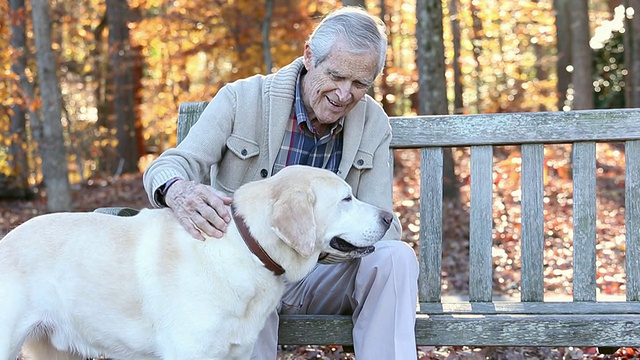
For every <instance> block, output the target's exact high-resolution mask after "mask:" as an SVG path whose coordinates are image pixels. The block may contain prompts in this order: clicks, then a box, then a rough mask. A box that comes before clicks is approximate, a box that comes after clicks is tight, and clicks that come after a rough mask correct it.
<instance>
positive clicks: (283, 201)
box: [271, 189, 316, 257]
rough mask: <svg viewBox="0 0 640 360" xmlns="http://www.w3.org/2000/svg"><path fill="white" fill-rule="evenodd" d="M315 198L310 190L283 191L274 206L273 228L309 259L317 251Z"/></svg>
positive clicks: (279, 235)
mask: <svg viewBox="0 0 640 360" xmlns="http://www.w3.org/2000/svg"><path fill="white" fill-rule="evenodd" d="M314 202H315V196H314V194H313V192H312V191H311V190H310V189H293V190H292V189H289V190H288V191H287V190H283V191H282V192H281V193H280V194H279V195H278V197H277V199H276V202H275V203H274V204H273V212H272V214H271V216H272V217H271V228H272V229H273V231H274V232H275V233H276V234H277V235H278V237H280V239H282V241H284V242H285V244H287V245H289V246H290V247H291V248H293V249H294V250H295V251H296V252H298V253H299V254H300V255H302V256H304V257H309V256H311V254H312V253H313V251H314V250H315V243H316V222H315V217H314V214H313V204H314Z"/></svg>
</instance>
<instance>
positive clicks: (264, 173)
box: [260, 169, 269, 178]
mask: <svg viewBox="0 0 640 360" xmlns="http://www.w3.org/2000/svg"><path fill="white" fill-rule="evenodd" d="M267 175H269V172H268V171H267V169H262V170H260V176H262V177H263V178H266V177H267Z"/></svg>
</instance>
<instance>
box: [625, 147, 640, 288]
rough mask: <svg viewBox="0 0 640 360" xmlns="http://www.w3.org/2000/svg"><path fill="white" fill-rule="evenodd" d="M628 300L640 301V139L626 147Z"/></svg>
mask: <svg viewBox="0 0 640 360" xmlns="http://www.w3.org/2000/svg"><path fill="white" fill-rule="evenodd" d="M624 153H625V164H626V165H625V166H626V170H625V172H626V179H625V222H626V225H625V229H626V257H625V261H626V265H625V266H626V273H627V301H640V141H627V142H626V144H625V148H624Z"/></svg>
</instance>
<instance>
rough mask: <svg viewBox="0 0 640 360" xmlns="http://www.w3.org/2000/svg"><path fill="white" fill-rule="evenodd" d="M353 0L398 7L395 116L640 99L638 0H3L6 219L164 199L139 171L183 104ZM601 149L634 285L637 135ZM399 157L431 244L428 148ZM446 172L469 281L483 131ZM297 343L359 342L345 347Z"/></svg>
mask: <svg viewBox="0 0 640 360" xmlns="http://www.w3.org/2000/svg"><path fill="white" fill-rule="evenodd" d="M343 4H345V5H359V6H362V7H365V8H366V9H367V10H368V11H369V12H371V13H372V14H375V15H378V16H380V17H381V18H382V19H384V21H385V23H386V24H387V27H388V34H389V47H388V52H387V55H388V56H387V66H386V68H385V71H384V74H383V75H382V76H381V77H380V78H379V79H378V81H377V82H376V84H375V86H374V88H373V89H372V91H371V95H373V96H374V97H375V98H376V99H377V100H378V101H379V102H380V103H381V104H382V105H383V107H384V109H385V110H386V111H387V113H388V114H389V115H390V116H404V115H415V114H425V115H429V114H459V113H497V112H535V111H569V110H573V109H595V108H621V107H636V108H640V14H639V13H640V0H517V1H516V0H512V1H505V0H482V1H478V0H405V1H401V0H367V1H364V0H359V1H357V0H356V1H346V0H345V1H342V2H340V1H337V0H325V1H311V0H278V1H275V0H173V1H169V0H127V1H123V0H74V1H62V0H31V1H28V0H8V1H0V48H2V49H3V51H1V52H0V213H1V214H2V216H1V217H0V236H2V235H4V234H5V233H6V232H7V231H9V230H10V229H12V228H13V227H15V226H17V225H18V224H20V223H21V222H24V221H26V220H27V219H28V218H30V217H33V216H35V215H37V214H41V213H45V212H52V211H66V210H75V211H80V210H88V211H90V210H92V209H95V208H97V207H101V206H131V207H144V206H148V201H147V199H146V195H145V194H144V192H143V190H142V185H141V176H140V172H141V171H142V170H143V169H144V168H145V166H146V165H147V164H148V163H149V162H150V161H151V160H152V159H154V158H155V157H156V156H157V155H158V154H159V153H160V152H162V151H163V150H165V149H167V148H169V147H172V146H174V145H175V142H176V119H177V114H178V106H179V104H180V103H181V102H185V101H201V100H209V99H211V98H212V97H213V96H214V95H215V94H216V92H217V91H218V89H220V87H221V86H223V85H224V84H225V83H227V82H230V81H234V80H236V79H240V78H244V77H247V76H250V75H253V74H256V73H270V72H273V71H276V70H277V69H279V68H280V67H282V66H284V65H286V64H288V63H289V62H290V61H292V60H293V59H295V58H296V57H298V56H300V55H301V54H302V51H303V46H304V41H305V40H306V38H307V36H308V34H309V32H310V31H311V30H312V28H313V26H314V25H315V24H316V23H317V22H318V21H319V20H320V19H321V18H322V16H323V15H324V14H326V13H327V12H329V11H330V10H331V9H334V8H335V7H338V6H341V5H343ZM391 121H393V119H392V120H391ZM639 122H640V119H639ZM597 153H598V160H597V161H598V162H597V164H598V174H597V184H598V209H597V211H598V223H597V231H598V245H597V261H598V274H597V284H598V291H599V296H600V295H607V296H620V295H624V287H625V274H624V257H625V251H624V250H625V246H624V150H623V146H617V144H612V145H611V144H599V145H598V148H597ZM494 154H495V160H494V177H495V191H494V204H495V206H494V224H495V226H494V252H493V256H494V278H495V283H494V286H495V291H496V293H498V294H502V295H505V296H511V295H514V294H516V293H517V291H518V288H519V285H518V284H519V280H520V279H519V276H520V275H519V270H520V257H519V233H520V228H519V195H518V194H519V190H518V188H519V171H520V169H519V157H520V154H519V149H518V148H517V147H500V148H497V149H496V151H495V153H494ZM570 158H571V157H570V146H565V145H554V146H548V147H546V148H545V160H546V161H545V169H544V174H545V179H544V181H545V182H544V184H545V209H544V214H545V225H544V226H545V230H546V233H545V294H546V295H562V296H566V295H570V294H568V293H567V291H570V289H571V282H572V275H573V274H572V258H571V257H572V240H571V239H572V233H573V229H572V208H571V199H572V192H573V189H572V182H571V160H570ZM395 165H396V166H395V182H394V201H395V202H394V205H395V210H396V212H397V214H398V215H399V216H401V217H402V218H403V225H404V229H403V230H404V232H403V240H404V241H407V242H408V243H410V244H413V245H416V244H417V237H418V229H419V218H418V217H417V215H418V213H419V191H420V190H419V184H418V183H417V179H418V178H419V176H417V175H416V174H417V172H418V171H419V152H416V151H413V150H403V151H398V152H397V153H396V163H395ZM444 175H445V189H446V194H445V195H446V197H447V199H446V200H445V203H444V207H445V217H444V218H445V220H444V221H445V222H446V224H444V229H446V230H445V232H444V233H443V237H444V238H445V239H446V241H445V242H444V244H443V263H442V265H443V274H442V277H443V294H444V295H445V296H448V295H452V294H455V295H460V294H462V295H464V294H465V293H466V292H467V291H468V277H467V275H466V266H467V262H468V238H469V235H468V234H469V226H468V217H469V214H468V204H469V198H468V193H469V191H468V190H469V152H468V149H465V148H456V149H450V151H447V152H445V174H444ZM285 350H287V351H285ZM420 351H421V356H422V358H424V359H432V358H437V359H445V358H446V359H475V358H485V357H488V358H510V359H511V358H514V359H516V358H553V359H556V358H557V359H561V358H572V359H576V358H591V357H593V358H596V357H598V356H599V355H597V351H596V350H595V349H578V348H564V349H522V348H517V349H516V348H509V349H466V348H464V349H461V348H458V349H452V348H433V347H430V348H427V347H423V348H421V349H420ZM621 351H622V352H619V353H618V356H619V357H622V356H623V355H622V354H623V353H624V354H632V355H629V356H630V357H633V356H634V355H633V354H637V352H636V351H635V350H634V349H623V350H621ZM281 356H282V359H308V358H323V359H334V358H335V359H337V358H340V359H343V358H345V359H346V358H351V357H349V355H348V354H343V353H342V350H341V349H340V348H339V347H338V348H335V347H294V348H289V349H284V350H283V352H282V355H281ZM624 356H627V355H624ZM598 358H602V357H598Z"/></svg>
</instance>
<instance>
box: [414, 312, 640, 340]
mask: <svg viewBox="0 0 640 360" xmlns="http://www.w3.org/2000/svg"><path fill="white" fill-rule="evenodd" d="M452 334H455V335H452ZM416 338H417V339H418V344H421V345H434V346H442V345H445V346H446V345H459V344H465V345H468V346H578V347H579V346H598V347H604V346H611V347H620V346H630V347H637V346H639V345H640V315H618V316H612V315H610V314H606V313H605V314H588V315H578V314H572V315H558V314H549V315H482V316H478V315H467V316H462V315H458V316H455V317H453V316H450V315H422V314H420V315H418V319H417V321H416Z"/></svg>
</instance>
